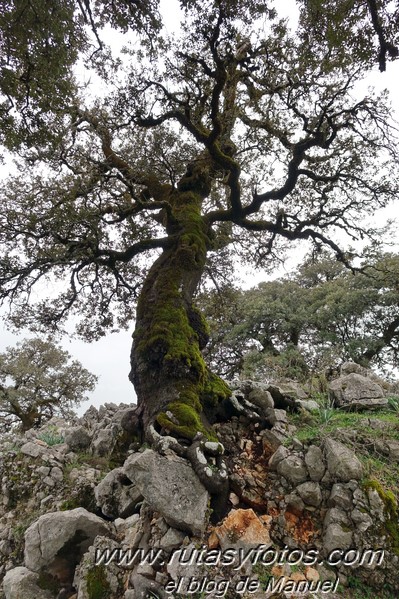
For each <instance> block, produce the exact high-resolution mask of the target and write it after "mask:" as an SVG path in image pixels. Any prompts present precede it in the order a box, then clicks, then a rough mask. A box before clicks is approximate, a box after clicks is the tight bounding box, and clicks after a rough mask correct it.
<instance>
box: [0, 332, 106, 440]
mask: <svg viewBox="0 0 399 599" xmlns="http://www.w3.org/2000/svg"><path fill="white" fill-rule="evenodd" d="M96 379H97V377H96V376H94V375H93V374H91V373H90V372H89V371H88V370H86V369H85V368H83V367H82V365H81V364H80V363H79V362H78V361H77V360H73V361H70V355H69V353H68V352H67V351H65V350H62V349H61V348H59V347H58V346H57V345H55V343H54V342H52V341H43V340H41V339H38V338H35V339H27V340H25V341H22V342H20V343H18V344H17V345H16V346H15V347H8V348H7V349H6V350H5V352H3V353H2V354H0V424H1V427H2V428H3V429H5V430H7V429H9V428H10V427H12V426H13V425H15V424H17V423H19V424H22V427H23V429H24V430H26V429H28V428H31V427H32V426H36V425H39V424H41V423H43V422H45V421H46V420H48V419H50V418H51V417H52V416H55V415H61V416H64V417H68V416H70V415H71V409H72V408H73V407H74V406H76V405H78V404H79V403H80V401H82V400H83V399H85V393H86V392H87V391H91V390H93V388H94V385H95V382H96ZM49 432H50V433H51V431H49ZM50 437H51V438H50ZM56 437H57V436H56V435H51V434H50V436H49V434H47V438H48V439H49V440H50V441H52V442H53V443H52V444H54V443H55V442H61V441H60V439H59V438H56Z"/></svg>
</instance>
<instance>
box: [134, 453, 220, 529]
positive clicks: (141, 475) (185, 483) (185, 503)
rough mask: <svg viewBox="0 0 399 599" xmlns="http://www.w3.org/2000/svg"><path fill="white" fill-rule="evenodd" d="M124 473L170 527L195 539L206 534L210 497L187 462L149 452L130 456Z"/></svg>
mask: <svg viewBox="0 0 399 599" xmlns="http://www.w3.org/2000/svg"><path fill="white" fill-rule="evenodd" d="M123 469H124V472H125V474H126V476H127V477H128V478H129V479H130V480H131V481H132V482H133V483H134V484H135V485H136V486H137V488H138V489H139V490H140V491H141V493H142V495H143V497H144V498H145V500H146V501H147V503H148V504H149V505H150V507H151V508H152V509H153V510H155V511H157V512H159V513H160V514H161V515H162V516H163V517H164V519H165V520H166V522H167V523H168V524H169V525H170V526H173V527H174V528H177V529H178V530H183V531H185V532H186V531H187V532H190V533H192V534H194V535H197V534H201V533H202V532H203V531H204V529H205V526H206V525H207V518H206V513H207V506H208V500H209V494H208V492H207V491H206V489H205V488H204V487H203V485H202V484H201V483H200V481H199V479H198V477H197V475H196V474H195V473H194V471H193V469H192V468H191V465H190V464H189V463H188V462H187V461H186V460H184V459H182V458H174V459H172V458H170V459H169V458H167V457H164V456H161V455H159V454H158V453H156V452H155V451H153V450H151V449H146V450H145V451H144V452H143V453H136V454H133V455H131V456H129V458H128V459H127V460H126V462H125V464H124V466H123Z"/></svg>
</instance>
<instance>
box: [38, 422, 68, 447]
mask: <svg viewBox="0 0 399 599" xmlns="http://www.w3.org/2000/svg"><path fill="white" fill-rule="evenodd" d="M37 438H38V439H40V440H41V441H44V442H45V443H47V445H50V446H52V445H60V444H61V443H63V442H64V437H63V436H62V435H61V434H59V433H58V429H57V427H56V426H49V427H48V428H47V429H46V430H45V431H43V432H42V433H40V435H38V437H37Z"/></svg>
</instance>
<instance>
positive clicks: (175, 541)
mask: <svg viewBox="0 0 399 599" xmlns="http://www.w3.org/2000/svg"><path fill="white" fill-rule="evenodd" d="M185 536H186V535H185V533H184V532H181V531H180V530H176V529H175V528H169V529H168V531H167V532H166V533H165V534H164V535H163V537H162V538H161V540H160V542H159V547H160V548H161V549H163V550H164V551H171V550H172V549H177V548H178V547H180V546H181V545H182V543H183V539H184V538H185Z"/></svg>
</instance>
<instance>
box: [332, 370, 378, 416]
mask: <svg viewBox="0 0 399 599" xmlns="http://www.w3.org/2000/svg"><path fill="white" fill-rule="evenodd" d="M329 394H330V397H331V399H332V400H333V401H334V403H335V405H336V406H338V407H340V408H343V409H345V408H348V409H354V408H356V409H363V410H371V409H375V408H381V407H385V406H387V405H388V400H387V398H386V397H384V391H383V390H382V388H381V387H380V385H378V384H377V383H375V382H374V381H372V380H370V379H369V378H366V377H365V376H363V375H361V374H357V373H356V372H352V373H350V374H347V375H345V376H340V377H339V378H337V379H335V380H334V381H331V383H330V385H329Z"/></svg>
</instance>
